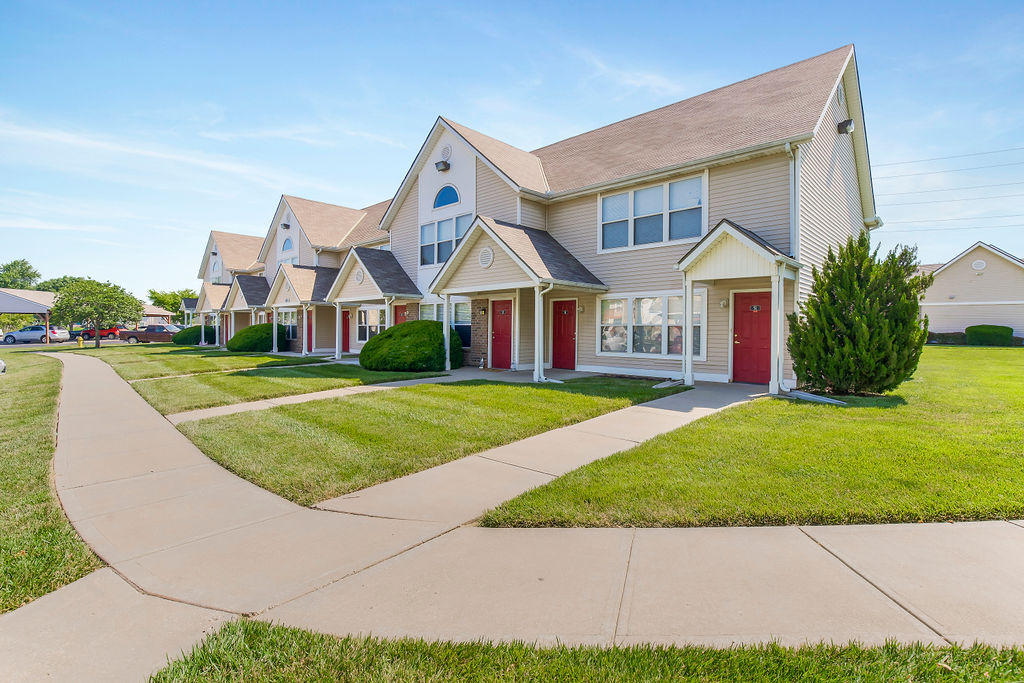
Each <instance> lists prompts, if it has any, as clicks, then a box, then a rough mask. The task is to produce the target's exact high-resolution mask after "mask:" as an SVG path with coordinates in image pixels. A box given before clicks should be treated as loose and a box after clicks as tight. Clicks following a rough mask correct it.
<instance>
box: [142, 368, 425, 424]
mask: <svg viewBox="0 0 1024 683" xmlns="http://www.w3.org/2000/svg"><path fill="white" fill-rule="evenodd" d="M443 374H444V373H440V372H375V371H373V370H364V369H363V368H361V367H359V366H358V365H338V364H336V363H327V364H321V365H304V366H300V367H294V368H291V367H289V368H265V369H258V370H241V371H238V372H228V373H224V372H219V373H206V374H201V375H192V376H189V377H168V378H166V379H152V380H146V381H144V382H135V383H134V384H132V386H133V387H134V388H135V390H136V391H137V392H139V394H140V395H141V396H142V398H144V399H146V400H147V401H148V402H149V403H150V404H151V405H152V406H153V407H154V408H156V409H157V410H159V411H160V412H161V413H163V414H164V415H168V414H170V413H178V412H181V411H183V410H193V409H195V408H208V407H210V406H221V405H227V404H229V403H241V402H243V401H255V400H258V399H263V398H275V397H278V396H290V395H293V394H305V393H308V392H311V391H323V390H324V389H337V388H338V387H349V386H355V385H357V384H379V383H380V382H395V381H398V380H402V379H416V378H418V377H437V376H438V375H443Z"/></svg>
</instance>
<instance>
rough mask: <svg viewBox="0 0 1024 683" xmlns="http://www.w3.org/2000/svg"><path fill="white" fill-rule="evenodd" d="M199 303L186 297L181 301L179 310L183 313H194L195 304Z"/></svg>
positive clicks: (195, 299) (196, 299)
mask: <svg viewBox="0 0 1024 683" xmlns="http://www.w3.org/2000/svg"><path fill="white" fill-rule="evenodd" d="M197 303H199V299H198V298H194V299H193V298H191V297H186V298H184V299H182V300H181V310H183V311H194V310H196V304H197Z"/></svg>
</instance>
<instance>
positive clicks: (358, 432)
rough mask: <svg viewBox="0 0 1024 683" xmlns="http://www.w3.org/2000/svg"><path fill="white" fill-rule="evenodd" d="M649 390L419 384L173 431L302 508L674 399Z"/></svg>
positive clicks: (607, 383) (590, 381) (592, 382)
mask: <svg viewBox="0 0 1024 683" xmlns="http://www.w3.org/2000/svg"><path fill="white" fill-rule="evenodd" d="M654 383H655V382H654V381H648V380H638V379H623V378H604V377H593V378H582V379H577V380H572V381H570V382H566V383H565V384H546V385H544V386H537V385H532V384H503V383H498V382H483V381H473V382H457V383H453V384H423V385H417V386H412V387H404V388H401V389H392V390H389V391H383V392H376V393H369V394H362V395H359V396H349V397H346V398H342V399H332V400H324V401H310V402H308V403H301V404H296V405H291V406H282V407H279V408H272V409H270V410H260V411H254V412H247V413H237V414H235V415H227V416H224V417H216V418H211V419H208V420H199V421H197V422H185V423H183V424H181V425H179V427H178V428H179V429H180V430H181V431H182V432H183V433H184V434H185V435H187V436H188V437H189V438H190V439H192V441H193V442H195V444H196V445H197V446H199V448H201V449H202V450H203V452H204V453H206V454H207V455H209V456H210V457H211V458H213V459H214V460H216V461H217V462H219V463H221V464H222V465H224V466H225V467H227V468H228V469H230V470H231V471H233V472H235V473H237V474H239V475H240V476H242V477H244V478H246V479H248V480H249V481H252V482H254V483H255V484H258V485H259V486H262V487H263V488H265V489H269V490H271V491H273V492H275V493H277V494H279V495H281V496H284V497H285V498H288V499H289V500H292V501H295V502H296V503H299V504H302V505H309V504H311V503H316V502H319V501H322V500H326V499H328V498H333V497H335V496H340V495H342V494H344V493H349V492H351V491H355V490H357V489H361V488H365V487H367V486H371V485H373V484H377V483H380V482H382V481H387V480H389V479H395V478H397V477H401V476H403V475H405V474H410V473H412V472H418V471H420V470H424V469H427V468H429V467H433V466H435V465H440V464H442V463H445V462H448V461H450V460H455V459H457V458H461V457H463V456H466V455H471V454H473V453H478V452H480V451H483V450H487V449H488V448H493V447H495V446H500V445H502V444H505V443H509V442H511V441H517V440H519V439H523V438H526V437H528V436H532V435H533V434H538V433H540V432H544V431H547V430H549V429H554V428H555V427H561V426H564V425H568V424H572V423H575V422H579V421H580V420H585V419H588V418H591V417H595V416H597V415H600V414H603V413H606V412H609V411H612V410H617V409H619V408H624V407H626V406H629V405H631V404H633V403H642V402H644V401H649V400H652V399H655V398H658V397H660V396H665V395H667V394H670V393H673V391H675V390H674V389H669V390H659V389H653V388H652V385H653V384H654Z"/></svg>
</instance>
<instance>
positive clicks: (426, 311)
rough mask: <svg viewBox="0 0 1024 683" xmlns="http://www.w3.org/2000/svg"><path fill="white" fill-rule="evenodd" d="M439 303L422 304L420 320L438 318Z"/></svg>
mask: <svg viewBox="0 0 1024 683" xmlns="http://www.w3.org/2000/svg"><path fill="white" fill-rule="evenodd" d="M437 306H438V304H420V320H438V319H439V318H437V317H436V313H435V311H437Z"/></svg>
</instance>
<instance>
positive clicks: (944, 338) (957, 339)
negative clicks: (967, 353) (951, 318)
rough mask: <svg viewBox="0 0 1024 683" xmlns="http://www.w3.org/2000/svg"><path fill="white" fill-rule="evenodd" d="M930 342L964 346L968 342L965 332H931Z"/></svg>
mask: <svg viewBox="0 0 1024 683" xmlns="http://www.w3.org/2000/svg"><path fill="white" fill-rule="evenodd" d="M928 343H929V344H955V345H958V346H963V345H964V344H966V343H967V335H966V334H964V333H963V332H929V333H928Z"/></svg>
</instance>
